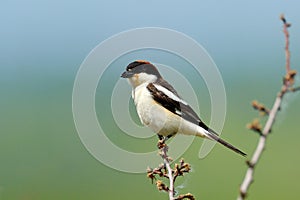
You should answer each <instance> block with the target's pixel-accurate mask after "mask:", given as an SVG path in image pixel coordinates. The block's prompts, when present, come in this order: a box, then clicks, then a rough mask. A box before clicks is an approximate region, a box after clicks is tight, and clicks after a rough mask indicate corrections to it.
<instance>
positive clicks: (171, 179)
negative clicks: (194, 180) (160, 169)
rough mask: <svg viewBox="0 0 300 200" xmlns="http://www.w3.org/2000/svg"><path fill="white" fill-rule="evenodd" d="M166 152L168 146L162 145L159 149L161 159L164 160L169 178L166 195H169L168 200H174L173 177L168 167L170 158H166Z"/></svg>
mask: <svg viewBox="0 0 300 200" xmlns="http://www.w3.org/2000/svg"><path fill="white" fill-rule="evenodd" d="M167 152H168V146H167V145H166V144H165V143H163V144H162V148H161V157H162V158H163V160H164V164H165V166H166V168H167V171H168V178H169V190H168V193H169V199H170V200H174V177H173V170H172V168H171V165H170V160H171V159H170V158H169V157H168V155H167Z"/></svg>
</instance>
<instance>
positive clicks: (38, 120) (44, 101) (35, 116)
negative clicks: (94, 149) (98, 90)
mask: <svg viewBox="0 0 300 200" xmlns="http://www.w3.org/2000/svg"><path fill="white" fill-rule="evenodd" d="M299 8H300V2H299V1H297V0H293V1H289V0H280V1H279V0H277V1H274V0H273V1H271V0H266V1H258V0H253V1H241V0H228V1H216V0H211V1H169V0H167V1H161V0H160V1H158V0H154V1H137V0H136V1H133V0H130V1H115V0H111V1H103V0H102V1H69V0H68V1H58V0H51V1H50V0H35V1H34V0H27V1H16V0H2V1H1V2H0V25H1V27H0V41H1V43H0V92H1V96H0V97H1V98H0V104H1V106H0V107H1V114H0V163H1V164H0V199H1V200H2V199H43V200H45V199H99V197H105V198H107V199H108V198H109V199H121V198H122V199H147V198H148V199H164V198H166V194H163V193H158V192H157V191H156V188H155V186H154V185H151V183H150V181H149V180H147V179H146V177H145V174H139V175H132V174H126V173H121V172H118V171H115V170H113V169H110V168H108V167H106V166H104V165H102V164H101V163H100V162H98V161H97V160H95V159H94V158H93V157H92V156H91V155H90V154H89V153H88V152H87V151H86V149H85V148H84V146H83V145H82V143H81V142H80V139H79V137H78V135H77V132H76V129H75V126H74V122H73V117H72V89H73V83H74V79H75V76H76V73H77V70H78V69H79V67H80V65H81V63H82V62H83V60H84V59H85V57H86V56H87V55H88V53H89V52H90V51H91V50H92V49H93V48H94V47H96V46H97V45H98V44H99V43H100V42H102V41H104V40H105V39H107V38H108V37H111V36H112V35H115V34H118V33H119V32H122V31H126V30H128V29H132V28H141V27H162V28H170V29H174V30H176V31H179V32H182V33H184V34H186V35H188V36H190V37H192V38H193V39H195V40H196V41H197V42H198V43H200V44H201V45H203V47H204V48H205V49H206V50H207V51H208V53H209V54H210V55H211V57H212V58H213V60H214V61H215V62H216V64H217V66H218V68H219V70H220V72H221V74H222V77H223V80H224V84H225V88H226V94H227V102H228V105H227V117H226V121H225V126H224V132H225V133H226V134H224V137H225V139H228V140H229V141H232V143H234V144H238V145H237V146H239V147H241V148H242V149H243V150H244V151H246V152H248V153H249V154H250V155H252V152H253V150H254V146H255V144H256V142H257V137H256V136H255V135H253V134H250V132H249V131H246V129H245V124H246V123H247V122H249V121H251V119H252V118H254V117H256V116H257V113H256V112H255V111H253V110H252V109H251V107H250V102H251V100H253V99H258V100H259V101H262V102H263V103H264V104H266V105H271V104H272V103H273V101H274V96H275V95H276V92H277V91H278V89H279V88H280V87H281V80H282V79H281V77H282V76H283V75H284V73H285V68H284V65H285V60H284V59H285V57H284V35H283V33H282V22H281V21H280V20H279V15H280V14H281V13H284V14H285V16H286V18H287V20H288V21H289V22H291V23H292V27H291V28H290V29H289V30H290V35H291V40H290V41H291V47H290V50H291V54H292V57H291V59H292V60H291V63H292V68H295V69H297V70H298V71H299V65H298V64H299V63H300V56H299V53H300V45H299V44H300V12H299ZM108 51H109V50H108ZM137 59H138V58H137ZM126 65H127V63H125V64H124V67H125V66H126ZM117 70H120V71H121V70H123V66H122V69H121V68H119V69H117ZM110 72H111V71H110ZM115 73H116V74H120V72H119V71H116V72H115ZM298 82H299V81H298ZM201 87H202V86H201ZM201 87H199V88H201ZM105 92H107V93H106V94H107V95H109V94H110V93H109V92H110V91H105ZM200 94H201V93H200ZM200 94H198V95H200ZM97 95H99V94H97ZM204 96H205V100H203V102H201V105H208V104H209V102H207V101H208V100H207V99H209V98H208V95H206V94H205V95H204ZM97 97H99V96H97ZM298 99H299V95H288V96H287V100H289V101H285V102H284V105H283V107H282V108H283V109H282V111H281V112H280V115H279V118H278V119H277V121H276V125H275V127H274V134H272V135H271V139H270V140H269V141H268V148H267V151H266V154H264V157H263V159H262V160H261V164H260V165H259V168H257V172H256V179H255V182H254V183H255V184H254V185H253V187H251V190H250V192H251V193H250V195H249V199H283V198H285V199H299V198H300V196H299V194H298V193H296V192H295V191H297V190H298V186H299V178H300V177H299V167H300V159H299V156H297V155H295V152H299V145H298V141H299V139H300V138H299V134H298V132H299V130H298V124H297V120H298V119H299V108H300V104H299V100H298ZM287 102H289V103H287ZM101 103H103V102H101V101H98V102H97V104H98V108H99V107H100V108H101V106H103V107H105V106H106V105H99V104H101ZM206 103H208V104H206ZM201 113H202V110H201ZM203 113H204V114H207V115H205V116H204V119H205V120H207V119H209V117H208V116H209V108H208V107H207V108H206V107H205V106H204V108H203ZM110 123H111V124H110ZM106 125H107V126H108V127H110V128H111V129H113V130H114V131H115V132H118V131H119V130H118V128H117V127H115V126H114V124H113V123H112V122H107V124H106ZM287 134H288V137H287ZM222 136H223V135H222ZM110 137H111V138H110V139H112V140H113V141H114V142H116V143H118V142H119V143H120V146H125V147H126V146H128V148H130V149H138V150H140V149H141V148H146V147H147V148H148V149H153V142H156V140H155V139H153V140H152V142H148V141H143V143H138V142H137V141H136V140H134V139H131V138H128V137H127V136H124V135H123V134H122V132H120V131H119V132H118V133H117V134H116V135H112V136H110ZM119 138H122V140H120V139H119ZM200 145H201V140H197V141H195V142H194V143H193V145H192V146H191V148H189V150H188V151H187V152H186V153H185V154H184V158H186V159H187V160H188V161H189V162H190V163H191V164H192V166H193V173H191V174H189V175H188V176H187V177H189V178H186V179H182V180H178V181H179V184H182V185H184V186H185V187H184V188H183V189H182V192H191V193H193V194H195V195H196V197H198V198H200V197H201V198H202V197H203V199H234V198H235V197H236V196H237V191H238V185H239V184H240V183H241V179H242V178H243V176H244V173H245V170H246V165H245V163H244V161H245V160H243V159H241V158H240V157H238V156H236V155H234V154H233V153H231V152H229V151H224V149H223V147H220V146H216V148H214V150H213V152H212V154H211V155H210V156H209V157H208V158H207V159H205V160H203V161H202V160H201V161H199V159H198V157H197V154H198V151H199V147H200ZM139 148H140V149H139ZM296 154H297V153H296ZM204 172H205V173H204ZM180 181H181V182H180ZM224 182H225V183H226V184H224ZM136 185H138V186H139V188H138V189H136V190H134V191H133V188H134V189H135V187H136ZM266 185H267V186H268V187H266ZM116 188H117V189H118V190H116ZM199 188H201V189H199ZM216 191H218V192H216ZM133 192H134V195H133ZM145 194H147V195H146V197H145ZM148 194H149V195H148ZM224 197H226V198H224Z"/></svg>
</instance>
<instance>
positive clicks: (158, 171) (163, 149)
mask: <svg viewBox="0 0 300 200" xmlns="http://www.w3.org/2000/svg"><path fill="white" fill-rule="evenodd" d="M157 147H158V148H159V155H160V156H161V157H162V159H163V160H164V164H160V165H159V166H158V167H157V168H154V169H152V168H148V169H147V177H148V178H150V179H151V181H152V183H153V180H154V179H156V175H158V176H159V177H164V178H167V179H169V186H167V185H166V184H165V183H164V182H163V181H161V180H157V181H156V187H157V189H158V190H159V191H165V192H168V194H169V199H170V200H181V199H190V200H194V199H195V198H194V196H193V195H192V194H190V193H187V194H184V195H179V196H178V197H174V195H175V190H174V183H175V181H176V178H177V177H178V176H183V175H184V173H189V172H190V170H191V167H190V164H189V163H186V162H184V160H183V159H181V160H180V163H179V164H177V163H176V164H175V166H174V169H172V168H171V164H170V163H171V162H172V159H171V158H170V157H169V156H168V154H167V153H168V146H167V144H166V143H165V140H164V139H162V140H159V141H158V144H157Z"/></svg>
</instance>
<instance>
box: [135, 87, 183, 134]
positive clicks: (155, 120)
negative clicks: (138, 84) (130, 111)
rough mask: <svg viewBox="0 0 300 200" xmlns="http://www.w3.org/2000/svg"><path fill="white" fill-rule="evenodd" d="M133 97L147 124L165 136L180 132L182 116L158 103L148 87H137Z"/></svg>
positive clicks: (139, 112) (142, 118) (143, 121)
mask: <svg viewBox="0 0 300 200" xmlns="http://www.w3.org/2000/svg"><path fill="white" fill-rule="evenodd" d="M133 98H134V102H135V105H136V109H137V113H138V115H139V118H140V120H141V122H142V123H143V124H144V125H145V126H147V127H149V128H150V129H152V131H153V132H155V133H157V134H160V135H163V136H168V135H173V134H176V133H177V132H178V129H179V126H180V122H181V121H180V117H179V116H176V115H174V114H173V113H171V112H170V111H168V110H167V109H165V108H163V107H162V106H160V105H159V104H157V103H156V102H155V101H154V100H153V99H152V97H151V94H150V93H149V92H148V90H147V89H138V88H137V89H136V90H135V91H134V95H133Z"/></svg>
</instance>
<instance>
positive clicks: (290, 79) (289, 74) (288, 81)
mask: <svg viewBox="0 0 300 200" xmlns="http://www.w3.org/2000/svg"><path fill="white" fill-rule="evenodd" d="M280 19H281V20H282V21H283V32H284V35H285V56H286V75H285V77H284V81H283V86H282V88H281V90H280V92H279V93H278V94H277V97H276V99H275V102H274V104H273V107H272V109H271V110H270V111H269V113H268V114H269V115H268V120H267V122H266V124H265V126H264V128H263V130H262V131H261V129H260V124H259V123H258V122H252V124H250V125H249V128H250V129H252V130H254V131H257V132H260V131H261V134H260V137H259V141H258V144H257V147H256V150H255V152H254V154H253V156H252V158H251V160H249V161H247V165H248V170H247V172H246V175H245V178H244V180H243V182H242V184H241V186H240V193H239V196H238V199H239V200H242V199H245V198H246V195H247V192H248V189H249V187H250V185H251V183H252V182H253V174H254V169H255V166H256V165H257V163H258V161H259V159H260V157H261V155H262V153H263V150H264V149H265V145H266V139H267V136H268V135H269V134H270V132H271V129H272V126H273V124H274V121H275V118H276V115H277V112H278V111H279V109H280V105H281V103H282V99H283V97H284V95H285V94H286V93H287V92H288V91H297V90H299V89H298V88H296V89H297V90H296V89H295V88H294V89H292V88H291V86H292V85H293V83H294V77H295V75H296V71H295V70H291V69H290V51H289V32H288V28H289V27H290V26H291V24H289V23H287V22H286V19H285V17H284V16H283V15H281V17H280ZM252 104H253V103H252ZM253 107H254V108H255V109H257V110H264V109H263V108H264V106H263V105H262V104H258V103H257V102H254V104H253Z"/></svg>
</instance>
